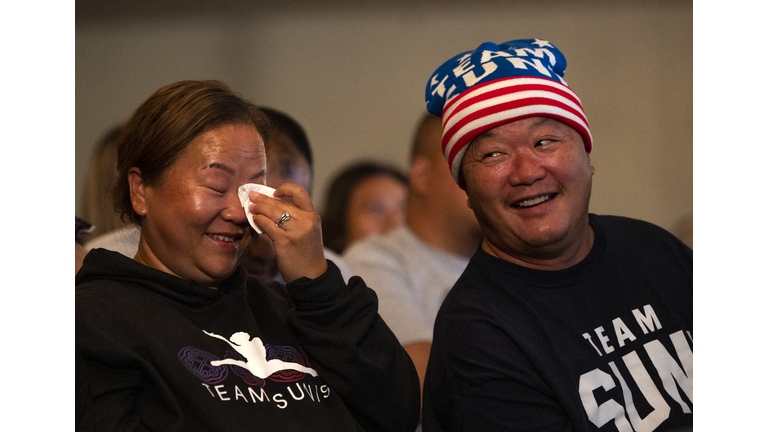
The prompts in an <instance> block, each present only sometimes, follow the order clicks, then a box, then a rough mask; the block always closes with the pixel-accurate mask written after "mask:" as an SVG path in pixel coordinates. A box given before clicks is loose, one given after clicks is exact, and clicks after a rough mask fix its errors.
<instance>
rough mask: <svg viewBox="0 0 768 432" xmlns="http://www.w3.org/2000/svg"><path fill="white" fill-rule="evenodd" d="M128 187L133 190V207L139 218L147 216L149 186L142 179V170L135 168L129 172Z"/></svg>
mask: <svg viewBox="0 0 768 432" xmlns="http://www.w3.org/2000/svg"><path fill="white" fill-rule="evenodd" d="M128 186H129V187H130V189H131V206H133V211H134V212H136V214H137V215H139V216H144V215H146V214H147V199H146V193H147V185H146V183H144V179H143V178H142V177H141V170H140V169H138V168H136V167H133V168H131V169H129V170H128Z"/></svg>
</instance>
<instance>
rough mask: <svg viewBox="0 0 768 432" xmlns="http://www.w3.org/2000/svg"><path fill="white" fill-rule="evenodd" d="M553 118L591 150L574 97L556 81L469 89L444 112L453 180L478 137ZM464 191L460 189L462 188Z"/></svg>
mask: <svg viewBox="0 0 768 432" xmlns="http://www.w3.org/2000/svg"><path fill="white" fill-rule="evenodd" d="M537 116H545V117H552V118H554V119H555V120H558V121H561V122H563V123H565V124H567V125H568V126H570V127H572V128H574V129H575V130H576V131H577V132H579V133H580V134H581V136H582V137H583V138H584V146H585V147H586V149H587V152H589V151H591V150H592V134H591V133H590V131H589V124H588V123H587V117H586V115H585V114H584V108H582V106H581V101H580V100H579V98H578V96H576V93H574V92H573V91H572V90H571V89H569V88H568V87H566V86H565V85H563V84H560V83H558V82H556V81H553V80H549V79H545V78H535V77H511V78H501V79H498V80H495V81H489V82H487V83H484V84H480V85H478V86H475V87H470V88H469V89H467V91H465V92H464V93H462V94H461V95H459V96H457V97H455V98H453V99H451V100H450V101H448V102H447V103H446V104H445V108H444V109H443V115H442V120H443V141H442V143H443V154H444V155H445V158H446V159H448V164H449V165H450V167H451V174H452V175H453V178H454V179H455V180H456V181H457V182H459V183H462V182H463V181H462V180H460V171H461V160H462V159H463V157H464V153H465V152H466V151H467V147H468V145H469V144H470V143H471V142H472V140H473V139H475V137H477V136H478V135H480V134H481V133H483V132H485V131H487V130H490V129H493V128H495V127H496V126H500V125H503V124H505V123H509V122H512V121H515V120H520V119H524V118H527V117H537ZM462 187H463V185H462Z"/></svg>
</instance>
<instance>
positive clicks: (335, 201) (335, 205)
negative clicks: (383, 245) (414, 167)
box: [322, 161, 408, 254]
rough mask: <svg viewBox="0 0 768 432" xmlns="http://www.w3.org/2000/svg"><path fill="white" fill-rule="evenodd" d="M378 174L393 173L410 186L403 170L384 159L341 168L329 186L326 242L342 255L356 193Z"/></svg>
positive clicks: (324, 242) (325, 220) (326, 206)
mask: <svg viewBox="0 0 768 432" xmlns="http://www.w3.org/2000/svg"><path fill="white" fill-rule="evenodd" d="M377 175H387V176H391V177H393V178H395V179H397V180H398V181H400V182H402V183H403V184H404V185H405V186H406V187H408V178H407V177H406V176H405V174H403V173H402V172H401V171H400V170H398V169H397V168H395V167H393V166H389V165H386V164H383V163H380V162H374V161H362V162H357V163H354V164H352V165H349V166H348V167H347V168H344V169H343V170H341V171H340V172H339V173H338V174H337V175H336V176H335V177H334V178H333V180H332V181H331V183H330V185H329V186H328V192H327V193H326V196H325V205H324V207H323V215H322V221H323V222H322V223H323V244H324V245H325V247H327V248H328V249H330V250H332V251H334V252H336V253H338V254H341V253H342V252H343V251H344V248H345V247H346V246H347V225H348V223H347V209H348V207H349V201H350V198H351V197H352V192H353V191H354V190H355V188H356V187H357V186H359V185H360V184H361V183H362V182H363V181H364V180H367V179H368V178H370V177H374V176H377Z"/></svg>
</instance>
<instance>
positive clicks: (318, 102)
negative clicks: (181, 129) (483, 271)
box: [75, 0, 693, 229]
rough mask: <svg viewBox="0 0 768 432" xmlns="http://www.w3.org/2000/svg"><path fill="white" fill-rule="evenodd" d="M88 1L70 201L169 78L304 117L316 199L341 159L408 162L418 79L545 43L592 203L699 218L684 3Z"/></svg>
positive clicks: (663, 218) (648, 214) (639, 214)
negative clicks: (524, 41)
mask: <svg viewBox="0 0 768 432" xmlns="http://www.w3.org/2000/svg"><path fill="white" fill-rule="evenodd" d="M90 1H91V0H82V1H80V2H78V3H77V6H76V7H77V9H76V14H77V15H76V16H77V20H76V27H75V37H76V88H75V96H76V157H75V159H76V160H75V199H76V200H77V204H76V207H77V209H79V208H80V199H81V189H82V187H83V181H84V177H85V171H86V168H87V165H88V162H89V158H90V155H91V152H92V150H93V147H94V145H95V143H96V142H97V140H98V139H99V137H100V136H101V134H103V133H104V132H105V131H106V130H107V129H108V128H109V127H111V126H112V125H114V124H116V123H119V122H122V121H124V120H126V119H127V118H128V117H129V116H130V114H131V113H132V111H133V110H134V109H135V108H136V107H137V106H138V105H139V104H140V103H141V102H142V101H144V100H145V99H146V98H147V97H148V96H149V95H150V94H151V93H153V92H154V91H155V90H156V89H158V88H159V87H161V86H163V85H165V84H169V83H171V82H174V81H178V80H182V79H204V78H215V79H220V80H222V81H225V82H227V83H228V84H230V85H231V86H232V87H233V88H234V89H235V90H236V91H238V92H240V93H241V94H243V95H244V96H246V97H247V98H249V99H250V100H252V101H253V102H255V103H257V104H261V105H266V106H271V107H273V108H277V109H279V110H282V111H285V112H287V113H288V114H290V115H292V116H293V117H295V118H296V119H297V120H298V121H299V122H300V123H301V124H302V125H303V126H304V128H305V129H306V132H307V134H308V135H309V139H310V142H311V144H312V147H313V151H314V156H315V190H314V194H313V195H314V199H315V204H316V206H317V207H318V208H321V207H322V202H323V199H324V196H325V191H326V187H327V183H328V182H329V181H330V179H331V177H332V176H333V175H334V173H335V172H336V171H337V170H338V169H340V168H342V167H343V166H345V165H347V164H348V163H351V162H353V161H355V160H357V159H362V158H373V159H379V160H383V161H387V162H390V163H393V164H395V165H397V166H399V167H401V168H403V169H405V168H406V166H407V161H408V150H409V145H410V141H411V135H412V133H413V130H414V127H415V125H416V121H417V119H418V117H419V116H420V114H421V113H422V112H423V110H424V109H425V108H424V88H425V85H426V83H427V80H428V78H429V77H430V75H431V73H432V72H433V71H434V70H435V69H436V68H437V67H438V66H439V65H440V64H442V63H443V62H444V61H445V60H447V59H448V58H450V57H452V56H454V55H455V54H458V53H460V52H462V51H467V50H471V49H474V48H476V47H477V46H478V45H480V43H482V42H485V41H493V42H497V43H500V42H504V41H507V40H511V39H521V38H541V39H546V40H549V41H551V42H552V43H553V44H555V45H556V46H557V47H558V48H559V49H560V50H561V51H562V52H563V53H564V54H565V56H566V58H567V60H568V69H566V73H565V79H566V81H567V82H568V83H569V85H570V86H571V88H572V89H574V91H576V93H577V94H578V95H579V97H580V98H581V101H582V103H583V105H584V108H585V110H586V113H587V117H588V119H589V122H590V126H591V129H592V133H593V137H594V149H593V151H592V162H593V165H594V166H595V168H596V174H595V178H594V187H593V194H592V202H591V211H592V212H595V213H602V214H616V215H623V216H630V217H635V218H639V219H644V220H648V221H651V222H654V223H656V224H658V225H661V226H662V227H665V228H668V229H670V228H671V227H672V225H673V224H674V222H675V221H677V220H678V219H679V218H680V217H682V216H684V215H686V214H688V213H692V211H693V65H692V64H693V54H692V52H693V10H692V3H691V2H690V1H644V2H628V1H608V0H592V1H580V2H568V1H550V2H547V1H538V2H534V1H519V2H518V1H504V2H500V1H483V0H475V1H473V2H459V1H455V0H454V1H443V2H437V1H426V2H405V1H397V0H390V1H376V2H372V1H368V2H366V1H355V2H352V1H335V2H325V3H322V2H311V1H289V0H285V1H282V2H273V1H265V0H263V1H250V2H248V1H245V0H243V1H242V2H240V1H236V0H229V1H224V2H221V3H218V6H216V8H213V7H212V6H210V5H208V6H204V5H197V4H195V2H194V1H193V2H183V1H181V0H164V1H155V2H149V1H147V2H146V3H144V2H141V1H139V2H131V4H130V5H129V4H128V3H129V2H116V3H114V4H113V5H105V4H98V3H96V2H95V1H94V2H93V3H90ZM104 3H107V2H104ZM123 3H125V4H123ZM446 169H447V165H446Z"/></svg>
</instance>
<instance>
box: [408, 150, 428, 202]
mask: <svg viewBox="0 0 768 432" xmlns="http://www.w3.org/2000/svg"><path fill="white" fill-rule="evenodd" d="M430 169H431V167H430V161H429V158H428V157H426V156H424V155H414V156H413V158H412V159H411V169H410V172H409V173H408V183H409V184H410V186H409V187H410V189H411V192H415V193H416V194H417V195H426V194H428V193H430V192H431V190H430V189H431V187H430Z"/></svg>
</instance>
